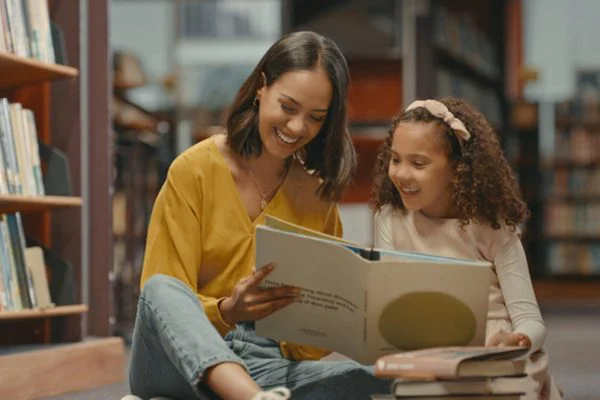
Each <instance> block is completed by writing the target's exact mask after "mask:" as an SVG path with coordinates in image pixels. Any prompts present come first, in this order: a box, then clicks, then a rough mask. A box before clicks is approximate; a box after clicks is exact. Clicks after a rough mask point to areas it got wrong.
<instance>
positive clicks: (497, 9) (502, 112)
mask: <svg viewBox="0 0 600 400" xmlns="http://www.w3.org/2000/svg"><path fill="white" fill-rule="evenodd" d="M430 5H431V7H430V10H429V12H427V13H423V15H421V16H419V17H418V18H417V25H416V48H417V49H418V52H417V71H420V72H421V73H418V74H417V89H416V91H417V97H419V98H431V97H435V98H442V97H450V96H451V97H460V98H463V99H465V100H467V101H469V102H470V103H471V104H473V105H474V106H475V107H477V108H478V109H479V110H480V111H481V112H482V113H483V114H484V115H485V116H486V118H487V119H488V120H489V121H490V123H491V124H492V126H493V127H494V128H495V129H496V131H497V132H498V134H502V133H503V131H504V130H505V118H506V109H507V104H506V98H505V95H504V87H505V71H504V67H503V65H504V63H505V61H504V58H505V56H504V43H505V20H504V18H502V17H501V18H498V16H504V15H505V14H506V8H507V2H506V1H504V0H492V1H489V2H479V1H475V0H456V1H451V2H450V1H440V0H432V1H431V2H430ZM432 43H433V45H431V44H432Z"/></svg>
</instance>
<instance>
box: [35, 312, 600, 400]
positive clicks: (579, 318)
mask: <svg viewBox="0 0 600 400" xmlns="http://www.w3.org/2000/svg"><path fill="white" fill-rule="evenodd" d="M541 308H542V313H543V316H544V320H545V321H546V326H547V327H548V338H547V340H546V346H545V347H546V350H547V351H548V352H549V354H550V358H551V364H550V365H551V367H550V368H551V372H552V374H553V376H554V377H555V379H556V381H557V382H558V385H559V386H560V387H561V389H562V390H563V392H564V393H565V400H600V303H594V304H573V303H570V304H566V303H564V302H561V303H546V304H542V305H541ZM127 391H128V387H127V383H126V382H123V383H120V384H115V385H110V386H104V387H102V388H98V389H96V390H90V391H86V392H80V393H72V394H69V395H64V396H60V397H51V398H48V399H46V400H58V399H62V400H119V399H120V398H121V397H122V396H123V395H124V394H126V393H127Z"/></svg>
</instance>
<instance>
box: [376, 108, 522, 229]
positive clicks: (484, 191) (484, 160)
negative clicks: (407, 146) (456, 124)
mask: <svg viewBox="0 0 600 400" xmlns="http://www.w3.org/2000/svg"><path fill="white" fill-rule="evenodd" d="M439 101H440V102H441V103H443V104H444V105H445V106H446V107H447V108H448V110H449V111H450V112H451V113H452V114H454V116H455V117H457V118H458V119H460V120H461V121H462V122H463V124H465V127H466V128H467V130H468V131H469V132H470V133H471V138H470V139H469V140H468V141H465V142H462V144H461V143H459V141H458V139H457V137H456V135H455V134H454V133H453V132H452V130H451V129H450V126H448V125H447V124H446V123H445V122H444V121H443V120H442V119H440V118H436V117H434V116H433V115H431V114H430V113H429V112H428V111H427V110H426V109H425V108H422V107H419V108H416V109H413V110H411V111H409V112H404V113H402V114H401V115H399V116H397V117H395V118H394V119H393V121H392V127H391V129H390V131H389V136H388V138H387V139H386V140H385V142H384V144H383V145H382V147H381V149H380V151H379V154H378V156H377V162H376V165H375V172H374V174H375V181H374V185H373V191H372V194H371V203H372V205H373V206H374V207H375V209H376V210H379V209H381V208H382V207H383V206H385V205H391V206H392V207H393V208H397V209H401V210H405V208H404V204H403V203H402V199H401V197H400V194H399V193H398V190H397V189H396V187H395V186H394V184H393V183H392V181H391V180H390V179H389V177H388V167H389V163H390V148H391V145H392V139H393V135H394V132H395V131H396V128H397V127H398V125H399V124H401V123H410V122H424V123H429V122H433V123H435V124H437V125H438V126H439V127H440V128H441V129H440V133H443V137H444V139H443V140H444V143H445V149H446V152H447V154H448V157H449V158H450V159H451V160H452V161H453V163H452V164H453V166H454V179H453V181H452V189H453V191H452V203H453V205H454V208H455V209H456V210H457V212H458V214H459V215H458V218H459V220H460V225H461V226H463V227H464V226H465V225H467V224H468V223H469V222H470V221H477V222H479V223H486V224H489V225H491V227H492V228H493V229H500V227H501V226H502V224H505V225H507V226H509V227H511V228H513V229H515V228H516V226H517V225H518V224H519V223H521V222H523V221H525V220H526V219H527V218H528V217H529V210H528V208H527V204H526V203H525V202H524V201H523V199H522V197H521V193H520V191H519V187H518V184H517V180H516V178H515V175H514V173H513V171H512V169H511V167H510V165H509V163H508V161H507V160H506V158H505V157H504V153H503V151H502V148H501V146H500V142H499V140H498V137H497V136H496V134H495V133H494V131H493V130H492V127H491V126H490V124H489V123H488V122H487V120H486V119H485V117H484V116H483V115H482V114H481V113H480V112H479V111H477V110H476V109H475V108H474V107H473V106H471V105H470V104H468V103H467V102H466V101H464V100H461V99H455V98H446V99H442V100H439Z"/></svg>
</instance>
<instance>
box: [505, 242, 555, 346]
mask: <svg viewBox="0 0 600 400" xmlns="http://www.w3.org/2000/svg"><path fill="white" fill-rule="evenodd" d="M494 266H495V268H496V273H497V275H498V281H499V282H500V289H501V290H502V295H503V297H504V302H505V304H506V308H507V309H508V314H509V316H510V319H511V321H512V325H513V333H515V334H524V335H525V336H526V337H527V338H529V340H530V341H531V349H532V351H536V350H538V349H540V348H541V347H542V345H543V344H544V341H545V339H546V327H545V325H544V321H543V320H542V315H541V313H540V309H539V307H538V304H537V300H536V298H535V293H534V291H533V285H532V284H531V277H530V275H529V268H528V265H527V258H526V256H525V250H524V249H523V245H522V244H521V240H520V239H519V237H518V236H516V235H515V236H514V237H513V238H512V239H511V240H509V241H508V243H506V244H505V245H504V247H503V248H502V249H501V250H500V252H499V253H498V255H497V256H496V258H495V260H494ZM515 338H516V336H515Z"/></svg>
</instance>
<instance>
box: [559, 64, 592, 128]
mask: <svg viewBox="0 0 600 400" xmlns="http://www.w3.org/2000/svg"><path fill="white" fill-rule="evenodd" d="M575 86H576V94H575V96H574V97H573V98H572V99H569V100H566V101H563V102H560V103H557V104H556V107H555V114H556V119H557V120H559V121H579V122H584V123H589V124H594V123H600V70H582V71H577V72H576V74H575Z"/></svg>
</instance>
